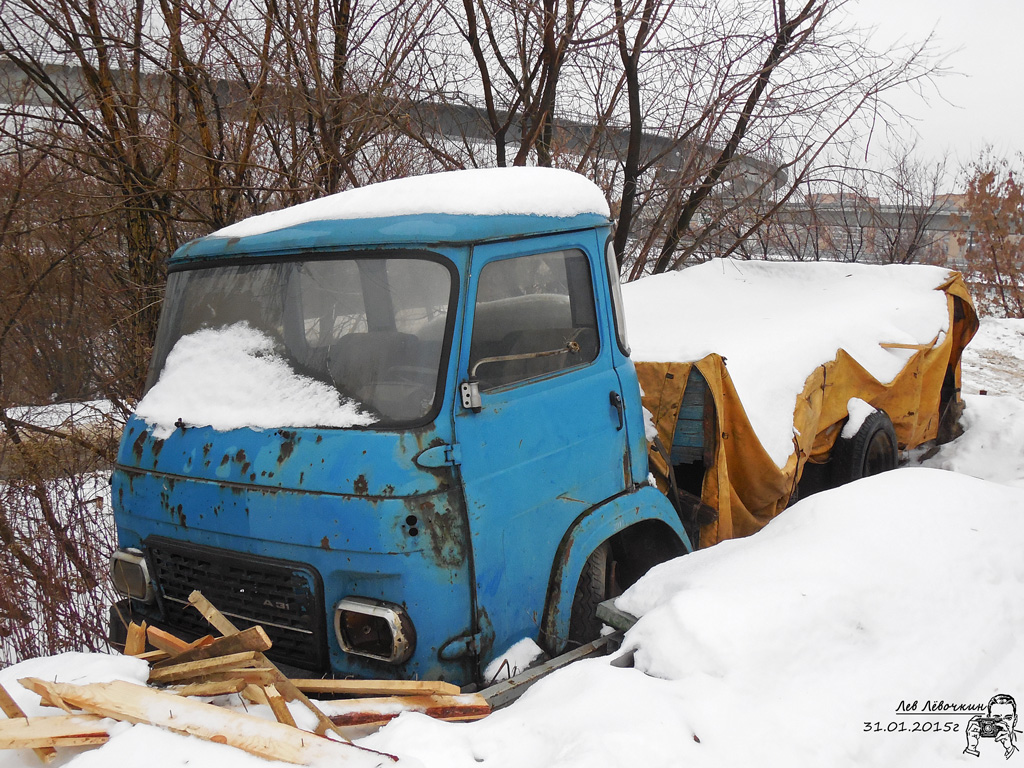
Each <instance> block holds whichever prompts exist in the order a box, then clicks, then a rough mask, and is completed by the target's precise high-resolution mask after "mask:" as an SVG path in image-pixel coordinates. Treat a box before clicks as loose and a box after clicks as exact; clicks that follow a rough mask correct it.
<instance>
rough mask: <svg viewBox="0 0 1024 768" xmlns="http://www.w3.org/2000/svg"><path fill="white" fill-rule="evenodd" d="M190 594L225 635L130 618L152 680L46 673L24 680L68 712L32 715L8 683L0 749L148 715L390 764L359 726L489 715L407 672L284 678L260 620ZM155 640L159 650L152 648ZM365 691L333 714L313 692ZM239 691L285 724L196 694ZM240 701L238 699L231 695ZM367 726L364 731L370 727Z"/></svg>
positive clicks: (212, 737) (281, 751)
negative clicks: (237, 620) (399, 676)
mask: <svg viewBox="0 0 1024 768" xmlns="http://www.w3.org/2000/svg"><path fill="white" fill-rule="evenodd" d="M189 602H190V603H191V604H192V606H193V607H195V608H196V609H197V610H199V611H200V612H201V613H202V614H203V616H205V617H206V619H207V621H208V622H209V623H210V624H211V626H212V627H213V628H214V629H215V630H216V631H217V632H218V634H219V637H214V636H212V635H209V636H207V637H204V638H200V639H199V640H196V641H194V642H192V643H187V642H185V641H184V640H182V639H180V638H178V637H175V636H174V635H172V634H170V633H167V632H164V631H162V630H160V629H157V628H155V627H148V628H147V627H146V626H145V625H144V624H143V625H141V626H140V625H137V624H132V625H131V627H130V628H129V632H128V640H127V642H126V644H125V654H126V655H131V656H135V657H137V658H141V659H144V660H146V661H147V662H149V664H150V674H149V681H148V683H149V684H148V685H145V686H143V685H137V684H134V683H128V682H123V681H116V682H110V683H92V684H88V685H73V684H70V683H54V682H47V681H45V680H40V679H38V678H25V679H22V680H19V681H18V682H19V683H20V684H21V685H22V686H24V687H25V688H28V689H29V690H31V691H34V692H35V693H37V694H39V696H40V699H41V702H42V703H43V704H44V705H47V706H52V707H57V708H60V709H62V710H64V712H65V713H66V714H64V715H58V716H52V717H51V716H47V717H35V718H31V719H30V718H27V717H26V716H25V714H24V712H22V711H21V709H20V708H19V707H18V705H17V703H16V702H15V701H14V699H13V698H11V696H10V695H9V693H8V692H7V691H5V690H4V689H3V688H2V687H0V709H2V710H3V712H4V713H5V714H6V715H7V717H8V718H9V719H7V720H2V719H0V748H4V749H34V750H35V752H36V754H37V755H38V756H39V758H40V759H41V760H42V761H43V762H47V763H48V762H50V761H52V760H53V759H54V758H55V757H56V755H57V752H56V748H57V747H71V746H74V747H80V746H88V745H96V744H103V743H105V742H106V741H107V740H108V738H109V734H108V732H107V730H106V726H105V725H104V718H111V719H113V720H117V721H123V722H129V723H145V724H149V725H154V726H158V727H161V728H166V729H168V730H171V731H174V732H177V733H183V734H189V735H192V736H197V737H199V738H202V739H206V740H208V741H213V742H216V743H219V744H228V745H230V746H233V747H237V748H238V749H242V750H245V751H246V752H250V753H252V754H255V755H259V756H261V757H265V758H268V759H272V760H281V761H284V762H289V763H294V764H298V765H309V764H312V763H314V762H319V761H320V760H322V759H332V760H345V761H346V762H345V763H344V765H346V766H351V765H359V766H363V765H367V766H369V765H390V764H393V763H394V762H395V761H396V760H397V758H395V757H394V756H392V755H386V754H383V753H379V752H374V751H372V750H368V749H365V748H362V747H358V746H355V745H353V744H351V743H350V741H349V738H348V736H347V735H346V732H348V735H351V734H352V733H353V730H352V729H353V728H354V727H355V726H360V727H362V728H365V727H366V726H373V725H380V724H383V723H386V722H387V721H388V720H390V719H392V718H394V717H397V716H398V715H399V714H401V713H402V712H421V713H423V714H426V715H429V716H431V717H436V718H439V719H443V720H476V719H479V718H481V717H484V716H486V715H487V714H489V713H490V711H491V710H490V706H488V704H487V702H486V701H485V700H484V699H483V698H482V697H481V696H479V695H478V694H461V693H460V690H459V688H458V687H457V686H454V685H451V684H450V683H443V682H429V681H402V680H370V681H367V680H303V679H291V678H288V677H287V676H285V675H284V674H283V673H282V672H281V671H280V670H279V669H278V668H277V666H275V665H274V664H273V663H272V662H271V661H270V660H268V659H267V657H266V656H265V655H264V652H265V651H267V650H269V649H270V647H271V643H270V639H269V638H268V637H267V634H266V632H264V631H263V628H262V627H252V628H250V629H246V630H242V631H239V630H238V629H237V627H235V626H234V624H232V623H231V622H230V621H229V620H228V619H227V618H226V617H225V616H224V615H223V614H222V613H220V611H218V610H217V609H216V608H215V607H214V606H213V605H211V604H210V602H209V601H208V600H206V598H204V597H203V596H202V594H200V593H199V592H193V593H192V595H191V596H190V598H189ZM147 646H151V647H152V648H153V649H155V650H147ZM307 693H309V694H314V695H318V696H345V697H357V698H347V699H338V700H335V701H331V702H330V703H329V704H328V705H326V708H327V709H328V711H331V712H334V714H333V715H330V716H329V715H328V714H325V712H324V711H323V709H321V706H318V705H317V703H315V702H313V701H311V700H310V699H309V698H308V697H307V696H306V694H307ZM230 694H238V695H239V696H241V697H242V699H243V700H245V701H248V702H251V703H253V704H257V705H259V704H263V705H267V706H269V707H270V709H271V711H272V712H273V714H274V717H275V718H276V719H277V722H272V721H269V720H267V719H265V718H263V717H258V716H256V715H252V714H249V713H248V712H244V711H238V710H236V709H229V708H226V707H222V706H218V705H217V704H214V703H209V702H206V701H198V700H197V699H196V698H195V697H224V696H228V695H230ZM231 700H233V701H236V702H237V701H238V699H237V698H233V699H231ZM288 702H297V703H298V704H300V705H301V706H302V707H303V708H304V709H305V710H307V711H308V713H309V715H308V716H305V717H301V718H300V719H301V720H303V721H309V722H310V724H311V727H312V731H309V730H303V729H302V728H300V727H299V726H297V725H296V722H295V718H294V717H293V714H292V710H290V709H289V707H288ZM363 732H365V731H363Z"/></svg>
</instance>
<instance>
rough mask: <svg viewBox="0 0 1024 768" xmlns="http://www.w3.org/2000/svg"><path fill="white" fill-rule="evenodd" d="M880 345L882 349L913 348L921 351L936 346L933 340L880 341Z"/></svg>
mask: <svg viewBox="0 0 1024 768" xmlns="http://www.w3.org/2000/svg"><path fill="white" fill-rule="evenodd" d="M878 346H880V347H881V348H882V349H913V350H916V351H918V352H921V351H924V350H927V349H931V348H932V347H934V346H935V342H934V341H933V342H932V343H931V344H899V343H897V342H895V341H880V342H878Z"/></svg>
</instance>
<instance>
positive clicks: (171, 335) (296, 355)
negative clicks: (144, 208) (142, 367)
mask: <svg viewBox="0 0 1024 768" xmlns="http://www.w3.org/2000/svg"><path fill="white" fill-rule="evenodd" d="M452 291H453V282H452V276H451V272H450V270H449V267H448V266H446V263H444V262H441V261H440V260H437V259H432V258H425V257H420V258H414V257H394V256H389V257H383V256H365V255H363V254H361V255H360V258H334V259H317V260H309V261H289V262H277V263H260V264H246V265H234V266H224V267H210V268H203V269H192V270H188V271H181V272H174V273H172V274H171V275H170V277H169V278H168V284H167V299H166V304H165V306H164V312H163V316H162V317H161V320H160V330H159V333H158V336H157V344H156V349H155V351H154V356H153V364H152V367H151V369H150V375H149V382H148V384H147V390H149V389H150V388H152V387H154V385H155V384H156V383H157V381H158V379H159V377H160V375H161V373H163V372H165V371H164V369H165V367H171V366H173V365H177V364H178V363H177V362H176V361H177V360H179V359H182V358H183V357H184V356H183V355H182V354H181V351H182V350H187V351H190V350H191V347H190V346H189V345H194V344H195V340H196V339H203V338H205V337H209V336H211V333H210V332H211V331H221V333H220V334H219V339H220V340H219V343H220V344H221V345H222V346H223V344H224V343H225V340H230V339H243V338H244V339H246V340H248V339H249V338H250V337H256V338H257V339H258V340H261V343H254V344H252V345H251V346H250V347H247V348H246V349H245V350H243V351H244V352H245V353H246V354H248V355H249V356H250V357H253V358H254V359H265V358H267V357H268V356H273V357H275V358H278V359H279V360H275V363H279V367H284V366H285V365H286V366H287V368H290V373H292V374H293V376H292V378H293V379H299V380H306V381H308V380H309V379H313V380H315V381H316V382H317V386H321V387H322V385H323V384H327V385H329V386H330V387H333V388H335V389H336V390H337V392H338V393H340V395H341V397H342V400H343V401H346V402H347V401H354V404H355V406H357V408H358V410H359V412H360V413H362V414H364V415H366V416H368V418H364V419H363V420H361V421H360V420H359V419H356V420H354V421H352V422H351V424H352V425H360V424H366V423H368V422H373V426H395V425H408V424H413V423H416V422H422V421H424V420H426V419H427V418H428V417H429V416H431V415H432V412H433V411H434V406H435V403H439V395H438V392H439V384H440V382H441V380H442V376H441V372H442V371H441V367H442V363H443V362H444V361H445V360H446V358H447V356H446V355H445V350H444V340H445V339H446V338H447V337H448V334H447V326H448V309H449V306H450V305H451V302H452ZM240 332H241V335H240ZM228 343H231V342H228ZM176 345H178V346H179V349H178V350H177V351H175V352H174V353H173V354H172V350H173V349H174V348H175V346H176ZM235 345H236V346H238V344H235ZM169 355H170V360H169V359H168V356H169ZM235 357H237V355H227V354H223V355H216V356H213V357H212V363H211V362H210V360H211V357H210V356H209V355H208V356H207V358H206V359H205V361H204V365H205V366H209V365H211V364H212V365H214V366H217V365H224V366H225V367H227V366H228V365H229V364H230V363H229V361H230V360H231V359H233V358H235ZM221 360H223V361H224V362H223V363H220V362H218V361H221ZM202 373H203V375H204V376H207V377H208V376H210V371H208V370H204V371H203V372H202ZM225 373H226V374H227V373H229V372H227V371H225ZM310 384H312V382H310ZM222 389H223V387H222ZM256 392H257V394H256V396H257V397H259V398H261V399H266V400H270V401H272V400H274V393H273V390H272V389H268V388H267V387H263V388H262V389H258V390H256ZM153 394H156V393H153ZM200 394H202V393H200ZM234 396H235V397H237V396H238V395H237V393H236V394H235V395H234ZM147 397H149V395H147ZM150 399H152V398H150ZM251 399H252V398H250V400H251ZM261 405H262V406H264V407H266V408H272V407H273V406H274V403H273V402H266V403H262V404H261V403H252V402H250V403H248V404H247V406H248V407H250V408H251V407H252V406H256V407H260V406H261ZM180 416H181V417H182V418H183V419H184V421H185V423H197V422H193V421H190V419H189V416H188V414H180ZM279 420H280V419H279ZM205 421H206V423H210V420H209V419H206V420H205ZM199 423H201V422H199ZM331 424H332V422H331V421H330V420H329V419H327V420H324V421H320V422H319V425H331ZM336 425H345V424H344V423H342V424H336ZM237 426H266V424H251V423H248V424H238V425H237ZM274 426H313V425H312V424H298V423H288V424H275V425H274Z"/></svg>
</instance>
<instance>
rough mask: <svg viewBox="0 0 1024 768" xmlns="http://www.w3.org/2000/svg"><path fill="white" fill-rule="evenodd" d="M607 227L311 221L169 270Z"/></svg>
mask: <svg viewBox="0 0 1024 768" xmlns="http://www.w3.org/2000/svg"><path fill="white" fill-rule="evenodd" d="M607 224H608V220H607V219H605V218H604V217H602V216H598V215H597V214H593V213H587V214H580V215H578V216H572V217H568V218H557V217H552V216H468V215H458V216H455V215H446V214H420V215H415V216H387V217H381V218H371V219H352V220H341V221H313V222H309V223H306V224H299V225H296V226H293V227H287V228H285V229H280V230H276V231H274V232H268V233H266V234H261V235H250V236H248V237H241V238H239V237H232V238H226V237H214V236H207V237H203V238H200V239H198V240H193V241H191V242H189V243H186V244H185V245H183V246H181V248H179V249H178V250H177V251H176V252H175V254H174V256H173V257H172V259H171V264H172V265H174V264H185V263H189V262H193V261H203V260H207V259H231V258H239V257H249V256H254V255H256V256H258V255H260V254H262V253H270V252H273V253H280V252H282V251H295V250H317V249H327V248H339V247H341V248H363V247H409V246H413V245H416V246H421V247H431V246H436V245H440V244H457V243H480V242H488V241H495V240H504V239H510V238H519V237H527V236H532V235H538V234H544V233H551V232H564V231H568V230H575V229H588V228H592V227H598V226H607Z"/></svg>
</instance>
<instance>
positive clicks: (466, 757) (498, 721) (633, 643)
mask: <svg viewBox="0 0 1024 768" xmlns="http://www.w3.org/2000/svg"><path fill="white" fill-rule="evenodd" d="M1022 360H1024V323H1022V322H1021V321H992V320H988V321H985V322H984V323H983V325H982V331H981V334H980V335H979V338H978V339H976V340H975V342H974V343H973V345H972V347H971V348H969V354H968V355H967V357H966V358H965V365H964V391H965V392H967V393H976V392H978V391H979V390H987V391H988V393H989V394H988V395H976V394H971V395H969V396H968V397H967V398H966V399H967V411H966V415H965V425H966V432H965V434H964V435H963V436H962V437H961V438H959V439H958V440H957V441H955V442H954V443H951V444H950V445H948V446H945V447H943V448H942V450H941V451H939V452H938V453H937V454H936V455H934V456H932V457H930V458H928V459H926V460H924V462H923V466H920V465H918V463H917V460H916V459H915V460H914V462H913V463H914V465H913V466H908V467H905V468H902V469H899V470H897V471H895V472H891V473H888V474H886V475H882V476H878V477H873V478H868V479H866V480H862V481H859V482H857V483H854V484H852V485H849V486H846V487H844V488H840V489H837V490H834V491H829V492H825V493H821V494H818V495H816V496H812V497H810V498H808V499H805V500H804V501H802V502H800V503H799V504H797V505H795V506H794V507H793V508H792V509H789V510H787V511H786V512H785V513H783V514H782V515H781V516H780V517H779V518H778V519H776V520H775V521H774V522H772V523H771V524H770V525H768V526H767V528H765V529H764V530H763V531H762V532H760V533H758V534H757V535H755V536H752V537H750V538H748V539H743V540H737V541H729V542H725V543H722V544H719V545H717V546H715V547H713V548H711V549H708V550H704V551H700V552H697V553H695V554H693V555H688V556H686V557H684V558H680V559H679V560H676V561H673V562H671V563H666V564H665V565H663V566H660V567H658V568H656V569H655V570H654V571H652V572H651V573H650V574H649V575H648V576H647V577H645V578H644V579H643V580H641V581H640V582H639V583H638V584H637V585H635V586H634V587H633V588H632V589H631V590H630V591H629V592H627V593H626V594H625V595H624V596H623V597H622V598H620V600H619V605H620V607H622V608H623V609H624V610H628V611H630V612H632V613H634V614H637V615H640V616H641V619H640V621H639V623H638V624H637V625H636V626H635V627H634V628H633V629H632V630H631V631H630V632H629V633H628V634H627V636H626V644H625V647H624V649H623V652H624V653H633V654H634V658H635V666H634V667H632V668H619V667H615V666H612V665H611V664H610V661H609V660H608V659H597V660H590V661H584V662H580V663H577V664H574V665H572V666H571V667H569V668H568V669H566V670H564V671H561V672H559V673H556V674H554V675H551V676H550V677H548V678H546V679H545V680H543V681H541V682H540V683H538V684H537V685H536V686H534V687H533V688H532V689H531V690H530V691H528V692H527V693H526V695H525V696H524V697H523V698H522V699H520V700H519V701H518V702H517V703H515V704H514V705H512V706H511V707H509V708H508V709H506V710H503V711H500V712H497V713H495V714H493V715H491V716H490V717H488V718H486V719H484V720H482V721H480V722H478V723H472V724H449V723H441V722H437V721H434V720H430V719H429V718H427V717H425V716H421V715H402V716H401V717H399V718H398V719H396V720H395V721H393V722H392V723H391V724H390V725H388V726H387V727H385V728H383V729H381V730H380V731H379V732H378V733H377V734H374V735H372V736H369V737H367V738H365V739H363V740H362V741H361V742H360V743H362V744H364V745H365V746H368V747H372V748H374V749H377V750H381V751H384V752H389V753H392V754H397V755H399V756H401V757H402V758H403V760H402V764H409V765H418V764H422V765H425V766H445V768H458V767H459V766H478V765H481V764H483V765H487V766H556V765H557V766H588V767H589V766H596V765H628V766H687V765H693V766H714V767H715V768H725V767H726V766H744V768H746V767H747V766H757V767H758V768H765V767H768V766H776V765H777V766H786V767H787V768H790V767H792V766H811V765H814V766H819V765H820V766H829V768H835V767H836V766H901V768H902V767H904V766H923V767H927V768H931V767H932V766H942V765H968V766H969V765H982V764H985V765H995V764H1003V762H1004V761H1003V757H1004V754H1005V746H1006V745H1010V746H1014V745H1015V744H1016V745H1024V735H1022V734H1021V733H1015V734H1014V743H1011V742H1009V741H1007V740H1006V739H1005V738H1004V739H1002V740H997V739H996V738H980V739H976V740H974V741H975V742H976V744H977V752H978V753H979V755H980V756H978V757H976V756H974V755H973V754H970V753H965V752H964V750H965V748H966V747H967V746H968V735H969V726H970V724H971V722H972V720H973V721H974V722H975V723H977V721H976V720H974V716H975V715H976V714H977V713H978V712H979V711H980V712H981V714H984V710H985V709H986V707H987V705H988V703H989V701H990V699H991V697H992V696H994V695H996V694H1000V693H1001V694H1008V695H1009V696H1011V697H1014V699H1015V700H1016V701H1019V702H1020V704H1021V705H1022V706H1024V556H1022V555H1021V547H1022V542H1024V371H1022V370H1021V365H1022V363H1021V361H1022ZM943 470H952V471H943ZM144 674H145V670H144V669H142V668H141V666H140V664H139V662H137V661H135V660H132V659H123V658H113V657H104V656H99V655H92V656H83V655H80V654H70V655H67V656H60V657H54V658H47V659H36V660H32V661H29V662H25V663H23V664H20V665H16V666H14V667H10V668H8V669H5V670H2V671H0V683H2V684H3V685H4V687H6V688H7V689H8V690H10V691H12V693H14V694H15V695H16V696H17V697H18V699H19V701H20V702H22V703H23V705H24V706H25V707H26V708H27V709H28V710H29V711H30V714H40V713H42V712H43V710H42V709H40V708H39V705H38V697H36V696H35V695H34V694H31V693H29V692H27V691H25V690H24V689H21V688H20V687H19V686H18V685H17V683H16V682H15V681H16V680H17V679H18V678H21V677H25V676H30V675H34V676H39V677H44V678H47V679H51V680H52V679H56V680H62V681H68V682H75V681H78V682H81V681H86V680H88V681H101V680H110V679H127V680H134V681H138V680H140V679H141V677H142V676H143V675H144ZM256 709H257V710H258V708H256ZM252 710H253V708H252V707H250V711H252ZM51 712H52V710H51ZM262 714H264V715H265V716H267V717H269V713H268V712H267V713H262ZM297 714H298V712H297ZM970 730H971V731H973V727H971V728H970ZM1016 730H1017V731H1024V724H1021V723H1017V725H1016ZM1008 759H1009V764H1010V765H1013V764H1015V763H1017V762H1021V763H1022V764H1024V756H1022V755H1019V754H1016V753H1014V752H1011V753H1010V754H1009V758H1008ZM215 762H216V763H217V764H218V765H220V766H221V767H222V768H244V767H249V766H252V767H255V766H258V765H265V762H263V761H262V760H260V759H259V758H255V757H251V756H249V755H246V754H244V753H241V752H238V751H236V750H233V749H232V748H230V747H226V746H221V745H217V744H211V743H207V742H201V741H199V740H197V739H194V738H191V737H185V736H176V735H173V734H170V733H166V732H163V731H159V730H157V729H155V728H152V727H149V726H130V725H118V726H116V727H115V729H114V737H113V738H112V739H111V740H110V742H108V743H107V744H106V745H105V746H103V747H100V748H98V749H92V750H77V749H67V750H61V757H60V758H59V762H58V763H57V764H59V765H74V766H75V768H83V767H88V766H93V765H96V766H108V765H112V764H113V765H117V764H125V765H127V764H136V765H145V766H147V768H159V767H162V766H168V767H170V766H185V765H212V764H214V763H215ZM36 764H37V759H36V758H35V756H34V755H33V754H32V753H31V752H28V751H17V752H13V751H8V752H0V768H13V767H14V766H23V765H24V766H28V765H36Z"/></svg>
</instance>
